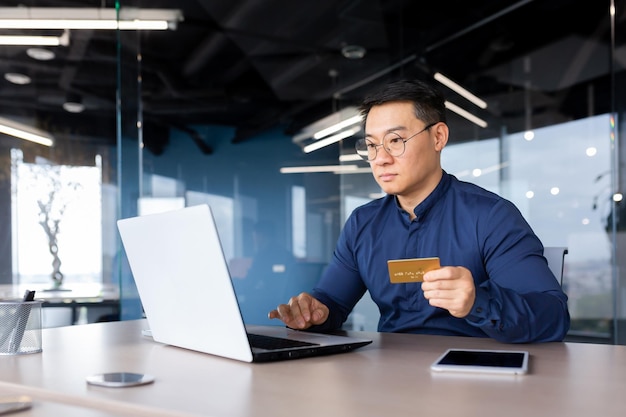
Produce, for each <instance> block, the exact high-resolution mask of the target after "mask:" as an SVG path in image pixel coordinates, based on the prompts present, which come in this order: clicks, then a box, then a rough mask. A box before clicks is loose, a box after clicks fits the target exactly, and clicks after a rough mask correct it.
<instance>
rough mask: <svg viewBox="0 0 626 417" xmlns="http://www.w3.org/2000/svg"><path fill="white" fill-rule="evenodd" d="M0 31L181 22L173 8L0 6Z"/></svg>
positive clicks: (157, 26)
mask: <svg viewBox="0 0 626 417" xmlns="http://www.w3.org/2000/svg"><path fill="white" fill-rule="evenodd" d="M0 16H2V19H0V29H105V30H115V29H120V30H167V29H175V28H176V24H177V22H179V21H182V20H183V17H182V13H181V12H180V10H176V9H141V8H121V9H120V10H119V13H118V12H117V11H116V10H115V9H114V8H92V7H73V8H71V7H0Z"/></svg>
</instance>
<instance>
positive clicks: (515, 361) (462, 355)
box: [431, 349, 529, 374]
mask: <svg viewBox="0 0 626 417" xmlns="http://www.w3.org/2000/svg"><path fill="white" fill-rule="evenodd" d="M528 357H529V355H528V352H526V351H507V350H480V349H475V350H473V349H448V350H447V351H446V352H445V353H444V354H443V355H441V356H440V357H439V358H438V359H437V360H436V361H435V362H434V363H433V364H432V365H431V369H432V370H434V371H469V372H496V373H509V374H524V373H526V372H527V371H528Z"/></svg>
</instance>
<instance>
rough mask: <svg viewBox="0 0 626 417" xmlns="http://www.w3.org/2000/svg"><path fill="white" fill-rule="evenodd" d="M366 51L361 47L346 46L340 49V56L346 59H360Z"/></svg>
mask: <svg viewBox="0 0 626 417" xmlns="http://www.w3.org/2000/svg"><path fill="white" fill-rule="evenodd" d="M366 52H367V50H366V49H365V48H364V47H362V46H361V45H346V46H344V47H343V48H341V55H343V56H344V58H348V59H362V58H363V57H364V56H365V53H366Z"/></svg>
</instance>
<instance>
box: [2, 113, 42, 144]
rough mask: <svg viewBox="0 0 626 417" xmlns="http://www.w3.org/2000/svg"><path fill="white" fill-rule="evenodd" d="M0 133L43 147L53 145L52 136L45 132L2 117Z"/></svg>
mask: <svg viewBox="0 0 626 417" xmlns="http://www.w3.org/2000/svg"><path fill="white" fill-rule="evenodd" d="M0 133H4V134H5V135H9V136H15V137H16V138H20V139H24V140H28V141H31V142H35V143H38V144H40V145H44V146H52V145H53V144H54V140H53V138H52V136H50V135H49V134H47V133H46V132H44V131H42V130H39V129H37V128H35V127H32V126H27V125H22V124H21V123H18V122H14V121H12V120H8V119H5V118H4V117H0Z"/></svg>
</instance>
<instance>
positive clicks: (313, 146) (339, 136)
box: [302, 126, 361, 153]
mask: <svg viewBox="0 0 626 417" xmlns="http://www.w3.org/2000/svg"><path fill="white" fill-rule="evenodd" d="M359 130H361V127H360V126H357V127H355V128H352V129H348V130H344V131H343V132H339V133H337V134H336V135H333V136H329V137H327V138H324V139H320V140H318V141H317V142H313V143H312V144H310V145H307V146H305V147H304V148H302V150H303V151H304V153H309V152H313V151H316V150H318V149H320V148H323V147H324V146H328V145H332V144H333V143H335V142H339V141H340V140H341V139H345V138H349V137H350V136H352V135H354V134H355V133H357V132H358V131H359Z"/></svg>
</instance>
